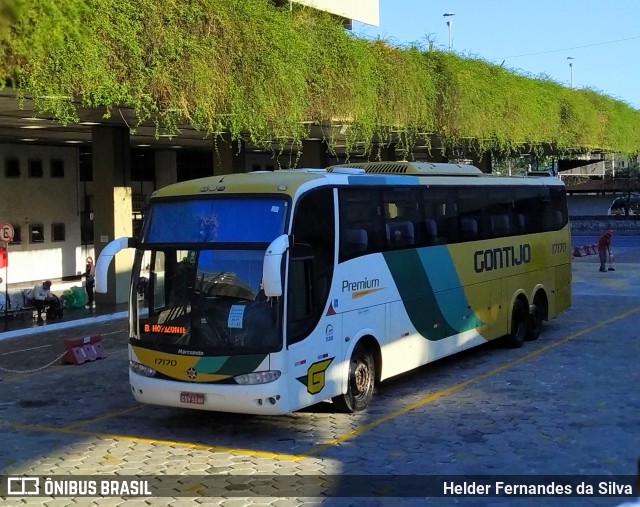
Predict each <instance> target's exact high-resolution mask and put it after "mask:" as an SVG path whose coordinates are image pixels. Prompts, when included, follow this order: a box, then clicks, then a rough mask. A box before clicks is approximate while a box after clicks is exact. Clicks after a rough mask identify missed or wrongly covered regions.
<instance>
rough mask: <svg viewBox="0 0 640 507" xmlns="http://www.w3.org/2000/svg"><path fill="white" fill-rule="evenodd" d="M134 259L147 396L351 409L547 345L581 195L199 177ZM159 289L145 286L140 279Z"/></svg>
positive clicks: (430, 180)
mask: <svg viewBox="0 0 640 507" xmlns="http://www.w3.org/2000/svg"><path fill="white" fill-rule="evenodd" d="M125 247H134V248H135V261H134V265H133V270H132V285H131V291H130V292H131V303H130V319H129V322H130V335H129V336H130V338H129V365H130V366H129V379H130V383H131V389H132V392H133V394H134V396H135V398H136V399H137V400H138V401H140V402H143V403H150V404H157V405H166V406H173V407H184V408H195V409H202V410H214V411H223V412H239V413H252V414H285V413H288V412H291V411H294V410H297V409H300V408H302V407H306V406H309V405H312V404H315V403H318V402H320V401H323V400H333V403H334V404H335V405H336V407H337V408H338V409H340V410H343V411H347V412H353V411H359V410H362V409H364V408H365V407H366V406H367V405H368V404H369V402H370V400H371V398H372V395H373V391H374V386H375V384H376V383H377V382H380V381H384V380H385V379H388V378H390V377H393V376H394V375H398V374H400V373H403V372H406V371H408V370H411V369H413V368H417V367H419V366H421V365H424V364H427V363H429V362H431V361H435V360H437V359H440V358H442V357H445V356H448V355H451V354H454V353H456V352H459V351H461V350H464V349H468V348H470V347H474V346H476V345H480V344H483V343H486V342H487V341H489V340H493V339H497V338H502V339H503V340H504V341H505V343H506V344H507V345H509V346H511V347H519V346H521V345H522V344H523V342H524V341H525V340H527V339H529V340H534V339H536V338H537V337H538V335H539V333H540V330H541V327H542V323H543V321H544V320H547V319H551V318H554V317H556V315H558V314H559V313H560V312H562V311H563V310H566V309H567V308H568V307H569V305H570V300H571V265H570V263H571V249H570V230H569V225H568V219H567V205H566V197H565V188H564V186H563V184H562V182H561V181H560V180H559V179H558V178H555V177H544V176H535V177H500V176H493V175H488V174H483V173H482V172H481V171H480V170H478V169H477V168H475V167H473V166H468V165H455V164H432V163H409V162H372V163H363V164H346V165H342V166H333V167H329V168H328V169H326V170H325V169H322V170H319V169H295V170H281V171H275V172H256V173H248V174H233V175H226V176H217V177H216V176H214V177H209V178H204V179H198V180H192V181H185V182H182V183H177V184H174V185H170V186H168V187H166V188H163V189H161V190H158V191H156V192H155V193H154V194H153V196H152V197H151V198H150V201H149V206H148V211H147V214H146V217H145V221H144V225H143V228H142V232H141V234H140V236H139V238H136V239H135V240H134V239H132V238H121V239H119V240H115V241H113V242H112V243H111V244H109V245H107V246H106V247H105V249H104V250H103V252H102V253H101V255H100V258H99V260H98V264H97V285H96V289H97V290H98V291H103V292H104V291H106V275H107V271H108V265H109V262H110V259H111V258H112V257H113V255H115V254H116V253H117V252H118V251H119V250H120V249H122V248H125ZM141 281H142V282H144V283H141Z"/></svg>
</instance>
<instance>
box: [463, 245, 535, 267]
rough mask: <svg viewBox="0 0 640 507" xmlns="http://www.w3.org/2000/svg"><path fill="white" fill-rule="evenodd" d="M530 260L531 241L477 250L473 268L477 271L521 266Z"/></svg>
mask: <svg viewBox="0 0 640 507" xmlns="http://www.w3.org/2000/svg"><path fill="white" fill-rule="evenodd" d="M529 262H531V245H530V244H529V243H525V244H523V245H519V246H504V247H499V248H491V249H489V250H477V251H476V252H475V253H474V254H473V268H474V269H475V270H476V273H482V272H483V271H493V270H494V269H502V268H510V267H512V266H520V265H521V264H527V263H529Z"/></svg>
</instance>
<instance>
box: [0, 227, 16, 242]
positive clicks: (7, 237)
mask: <svg viewBox="0 0 640 507" xmlns="http://www.w3.org/2000/svg"><path fill="white" fill-rule="evenodd" d="M13 233H14V231H13V226H12V225H11V224H2V225H0V241H4V242H5V243H11V240H12V239H13Z"/></svg>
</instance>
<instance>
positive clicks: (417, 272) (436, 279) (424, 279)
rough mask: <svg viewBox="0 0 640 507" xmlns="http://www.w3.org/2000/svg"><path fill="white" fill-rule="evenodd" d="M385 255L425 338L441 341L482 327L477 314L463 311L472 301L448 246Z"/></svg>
mask: <svg viewBox="0 0 640 507" xmlns="http://www.w3.org/2000/svg"><path fill="white" fill-rule="evenodd" d="M383 255H384V259H385V261H386V263H387V266H388V267H389V270H390V272H391V275H392V276H393V279H394V282H395V283H396V286H397V287H398V292H399V293H400V297H401V298H402V300H403V304H404V307H405V310H406V311H407V314H408V315H409V319H411V323H412V324H413V326H414V327H415V328H416V330H417V331H418V333H420V334H421V335H422V336H424V337H426V338H427V339H429V340H434V341H435V340H441V339H443V338H446V337H448V336H451V335H453V334H457V333H462V332H464V331H468V330H469V329H474V328H476V327H478V326H480V325H481V324H482V321H481V320H480V319H479V318H478V316H477V315H476V314H475V313H474V312H472V311H471V312H470V314H469V315H468V316H467V317H466V318H465V317H464V316H463V312H461V311H460V309H467V308H468V307H469V302H468V300H467V298H466V296H465V294H464V290H463V289H462V288H461V286H460V285H461V284H460V280H459V278H458V274H457V272H456V270H455V267H454V266H453V263H452V261H451V257H450V256H449V254H448V250H447V248H446V247H436V248H430V249H429V250H402V251H397V252H385V253H384V254H383ZM444 287H447V290H443V289H444Z"/></svg>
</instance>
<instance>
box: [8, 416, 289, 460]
mask: <svg viewBox="0 0 640 507" xmlns="http://www.w3.org/2000/svg"><path fill="white" fill-rule="evenodd" d="M0 427H4V428H11V429H13V430H16V431H36V432H41V433H64V434H68V435H80V436H86V437H96V438H109V439H119V440H128V441H130V442H143V443H149V444H158V445H166V446H169V447H186V448H188V449H196V450H200V451H209V452H235V453H238V454H245V455H249V456H258V457H261V458H270V459H281V460H287V461H298V460H299V459H300V458H301V456H296V455H292V454H280V453H277V452H268V451H258V450H255V449H241V448H237V447H222V446H215V445H205V444H194V443H191V442H178V441H174V440H161V439H156V438H144V437H132V436H130V435H120V434H117V433H101V432H99V431H82V430H78V429H73V428H68V427H67V428H54V427H52V426H37V425H35V424H14V423H6V422H1V421H0Z"/></svg>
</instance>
